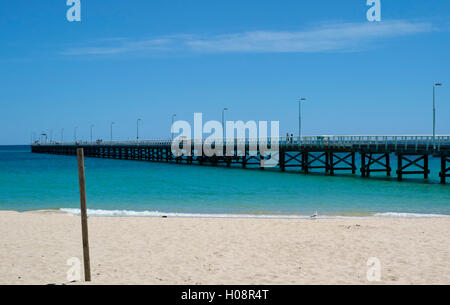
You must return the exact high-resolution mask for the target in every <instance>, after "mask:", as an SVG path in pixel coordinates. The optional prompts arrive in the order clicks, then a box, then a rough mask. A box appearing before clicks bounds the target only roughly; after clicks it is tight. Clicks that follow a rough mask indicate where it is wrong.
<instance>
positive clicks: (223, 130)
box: [222, 108, 228, 142]
mask: <svg viewBox="0 0 450 305" xmlns="http://www.w3.org/2000/svg"><path fill="white" fill-rule="evenodd" d="M227 110H228V108H223V110H222V141H224V142H225V111H227Z"/></svg>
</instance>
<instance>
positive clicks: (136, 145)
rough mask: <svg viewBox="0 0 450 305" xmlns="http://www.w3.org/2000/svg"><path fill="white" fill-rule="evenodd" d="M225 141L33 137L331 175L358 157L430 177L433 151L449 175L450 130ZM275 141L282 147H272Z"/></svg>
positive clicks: (381, 167)
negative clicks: (227, 147) (220, 148)
mask: <svg viewBox="0 0 450 305" xmlns="http://www.w3.org/2000/svg"><path fill="white" fill-rule="evenodd" d="M227 143H229V144H230V143H231V147H232V153H231V155H230V154H228V155H227V154H225V153H215V154H213V155H210V154H207V153H205V152H206V151H207V150H208V149H211V147H214V146H215V145H216V143H215V142H213V143H211V142H207V141H205V140H192V141H189V142H184V143H180V144H178V145H179V147H180V148H182V149H184V151H185V152H186V151H188V149H186V148H189V147H190V151H191V152H192V153H190V154H187V153H185V154H182V155H177V154H175V153H174V150H173V148H172V141H171V140H148V141H142V140H139V141H137V140H136V141H124V142H121V141H107V142H98V143H90V142H71V143H34V144H32V146H31V150H32V152H33V153H45V154H57V155H76V150H77V148H83V149H84V154H85V156H87V157H95V158H108V159H124V160H140V161H149V162H167V163H169V162H171V163H178V164H198V165H214V166H218V165H223V166H227V167H230V166H232V165H233V164H234V165H235V164H238V165H239V166H241V167H242V168H254V167H259V168H261V169H264V168H265V167H264V166H263V163H264V162H265V161H267V162H268V161H269V160H270V159H271V160H272V161H273V162H275V163H274V167H276V168H278V169H279V170H281V171H286V169H287V168H298V169H299V171H301V172H304V173H310V172H311V171H312V170H316V171H317V170H321V171H323V172H324V173H326V174H328V175H335V173H336V172H338V171H339V172H348V173H352V174H357V170H358V167H357V164H356V160H357V159H358V161H359V162H360V166H359V170H360V175H361V176H362V177H365V178H368V177H370V176H371V174H372V173H375V172H382V173H385V174H386V176H388V177H390V176H391V175H393V174H395V175H396V177H397V180H399V181H401V180H403V179H404V178H405V176H407V175H422V176H423V178H424V179H428V178H429V175H430V168H429V158H430V157H435V158H440V160H441V162H440V173H439V177H440V182H441V183H442V184H446V178H448V177H450V136H437V137H435V138H433V137H432V136H315V137H302V138H298V137H297V138H290V139H281V138H267V139H254V140H253V139H231V140H230V139H228V140H227ZM275 146H278V149H277V150H276V151H272V149H273V148H274V147H275ZM199 147H200V149H199ZM268 148H269V149H268ZM199 150H200V151H201V153H198V151H199ZM357 155H359V156H358V157H359V158H357ZM393 155H395V156H396V157H397V158H396V159H397V170H396V172H395V173H392V167H391V159H392V156H393Z"/></svg>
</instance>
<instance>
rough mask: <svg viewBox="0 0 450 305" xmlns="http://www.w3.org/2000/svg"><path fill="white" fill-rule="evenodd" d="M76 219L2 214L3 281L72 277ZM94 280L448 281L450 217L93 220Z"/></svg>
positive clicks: (77, 234)
mask: <svg viewBox="0 0 450 305" xmlns="http://www.w3.org/2000/svg"><path fill="white" fill-rule="evenodd" d="M80 230H81V229H80V218H79V217H77V216H72V215H68V214H61V213H50V212H31V213H16V212H0V247H1V250H0V284H48V283H56V284H62V283H67V279H66V272H67V270H68V269H69V266H67V265H66V261H67V259H69V258H71V257H78V258H80V259H81V258H82V250H81V233H80ZM89 233H90V245H91V266H92V277H93V283H96V284H109V283H112V284H370V282H368V281H367V278H366V272H367V269H368V267H367V266H366V264H367V260H368V258H370V257H377V258H379V260H380V261H381V283H384V284H450V218H435V219H388V218H384V219H374V218H354V219H328V220H322V219H320V220H315V221H314V220H283V219H277V220H269V219H175V218H169V219H162V218H95V217H91V218H89Z"/></svg>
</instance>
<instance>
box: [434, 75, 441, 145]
mask: <svg viewBox="0 0 450 305" xmlns="http://www.w3.org/2000/svg"><path fill="white" fill-rule="evenodd" d="M438 86H442V83H436V84H434V85H433V149H434V150H436V87H438Z"/></svg>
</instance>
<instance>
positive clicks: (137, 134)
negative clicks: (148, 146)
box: [136, 119, 142, 142]
mask: <svg viewBox="0 0 450 305" xmlns="http://www.w3.org/2000/svg"><path fill="white" fill-rule="evenodd" d="M140 121H142V119H137V121H136V140H137V141H138V142H139V122H140Z"/></svg>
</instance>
